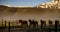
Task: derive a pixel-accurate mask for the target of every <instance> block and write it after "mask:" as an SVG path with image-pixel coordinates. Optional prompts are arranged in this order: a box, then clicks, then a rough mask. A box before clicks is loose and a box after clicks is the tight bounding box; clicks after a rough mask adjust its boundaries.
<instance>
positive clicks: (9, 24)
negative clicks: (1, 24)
mask: <svg viewBox="0 0 60 32" xmlns="http://www.w3.org/2000/svg"><path fill="white" fill-rule="evenodd" d="M8 29H9V32H10V22H9V27H8Z"/></svg>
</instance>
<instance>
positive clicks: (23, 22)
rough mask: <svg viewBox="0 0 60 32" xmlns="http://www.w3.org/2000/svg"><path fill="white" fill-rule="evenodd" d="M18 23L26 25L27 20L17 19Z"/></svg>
mask: <svg viewBox="0 0 60 32" xmlns="http://www.w3.org/2000/svg"><path fill="white" fill-rule="evenodd" d="M19 23H21V26H24V25H27V26H28V23H27V21H23V20H19Z"/></svg>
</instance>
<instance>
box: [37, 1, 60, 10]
mask: <svg viewBox="0 0 60 32" xmlns="http://www.w3.org/2000/svg"><path fill="white" fill-rule="evenodd" d="M59 4H60V0H52V1H50V2H46V3H43V4H41V5H37V6H36V7H37V8H58V9H60V5H59Z"/></svg>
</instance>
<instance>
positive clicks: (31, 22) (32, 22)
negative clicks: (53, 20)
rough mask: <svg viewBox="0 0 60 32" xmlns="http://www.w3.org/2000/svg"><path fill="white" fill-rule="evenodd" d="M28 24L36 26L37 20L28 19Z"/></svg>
mask: <svg viewBox="0 0 60 32" xmlns="http://www.w3.org/2000/svg"><path fill="white" fill-rule="evenodd" d="M29 22H30V25H33V27H37V26H38V22H37V21H35V20H29Z"/></svg>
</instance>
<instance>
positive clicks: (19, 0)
mask: <svg viewBox="0 0 60 32" xmlns="http://www.w3.org/2000/svg"><path fill="white" fill-rule="evenodd" d="M48 1H50V0H0V4H5V5H11V6H36V5H39V4H42V3H45V2H48Z"/></svg>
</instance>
